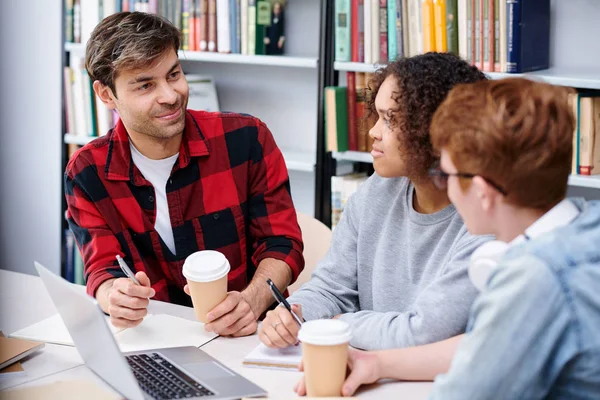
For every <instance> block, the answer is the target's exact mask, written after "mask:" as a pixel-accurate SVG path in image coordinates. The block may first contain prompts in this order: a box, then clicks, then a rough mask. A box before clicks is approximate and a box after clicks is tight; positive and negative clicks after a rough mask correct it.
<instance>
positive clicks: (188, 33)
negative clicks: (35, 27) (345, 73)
mask: <svg viewBox="0 0 600 400" xmlns="http://www.w3.org/2000/svg"><path fill="white" fill-rule="evenodd" d="M64 1H65V38H66V41H67V42H74V43H86V42H87V40H88V39H89V37H90V35H91V32H92V30H93V29H94V27H95V26H96V25H97V24H98V23H100V21H101V20H102V19H103V18H106V17H107V16H109V15H111V14H114V13H115V12H120V11H140V12H146V13H152V14H157V15H160V16H162V17H164V18H167V19H168V20H169V21H171V22H172V23H173V25H175V27H176V28H178V29H180V30H181V32H182V40H181V49H182V50H188V51H208V52H219V53H232V54H248V55H264V54H269V55H280V54H283V53H284V48H285V46H284V42H285V40H286V35H285V23H284V20H285V18H284V8H285V4H286V1H285V0H162V1H146V0H144V1H141V0H134V1H130V0H85V1H83V0H64ZM341 1H346V2H348V3H349V2H350V1H351V0H341ZM361 1H362V0H361ZM369 1H370V0H369ZM348 11H350V6H349V5H348ZM349 18H350V15H349V14H348V35H349V34H350V31H349V23H350V21H349ZM348 37H349V36H348ZM348 46H349V44H348ZM349 51H350V50H349V48H348V52H349ZM348 61H349V59H348Z"/></svg>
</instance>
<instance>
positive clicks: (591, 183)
mask: <svg viewBox="0 0 600 400" xmlns="http://www.w3.org/2000/svg"><path fill="white" fill-rule="evenodd" d="M569 185H571V186H580V187H587V188H594V189H600V175H591V176H585V175H571V176H569Z"/></svg>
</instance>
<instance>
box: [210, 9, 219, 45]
mask: <svg viewBox="0 0 600 400" xmlns="http://www.w3.org/2000/svg"><path fill="white" fill-rule="evenodd" d="M217 34H218V31H217V0H208V51H210V52H215V51H217V49H218V47H217V45H218V43H217Z"/></svg>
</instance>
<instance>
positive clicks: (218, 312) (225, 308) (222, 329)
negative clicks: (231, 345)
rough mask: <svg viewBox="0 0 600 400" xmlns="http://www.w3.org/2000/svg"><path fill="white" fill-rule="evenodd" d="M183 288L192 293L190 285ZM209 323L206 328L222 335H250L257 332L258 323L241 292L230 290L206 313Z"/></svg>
mask: <svg viewBox="0 0 600 400" xmlns="http://www.w3.org/2000/svg"><path fill="white" fill-rule="evenodd" d="M183 290H184V291H185V292H186V293H187V294H188V296H189V294H190V290H189V288H188V285H185V286H184V287H183ZM206 318H207V321H208V322H207V323H206V325H204V329H205V330H206V331H207V332H214V333H216V334H218V335H221V336H233V337H239V336H248V335H252V334H253V333H254V332H256V328H257V327H258V324H257V323H256V319H257V318H256V316H255V315H254V311H252V308H251V307H250V304H248V302H247V301H246V299H245V298H244V296H243V295H242V294H241V293H240V292H229V293H227V297H226V298H225V300H223V301H222V302H221V303H219V305H217V306H216V307H215V308H213V309H212V310H210V311H209V312H208V314H207V315H206Z"/></svg>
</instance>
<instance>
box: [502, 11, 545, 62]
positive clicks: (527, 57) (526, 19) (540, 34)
mask: <svg viewBox="0 0 600 400" xmlns="http://www.w3.org/2000/svg"><path fill="white" fill-rule="evenodd" d="M506 4H507V9H506V14H507V18H508V20H507V21H508V22H507V27H506V29H507V32H508V40H507V47H508V53H507V60H506V72H515V73H521V72H529V71H537V70H540V69H546V68H548V67H549V64H550V0H507V2H506Z"/></svg>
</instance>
